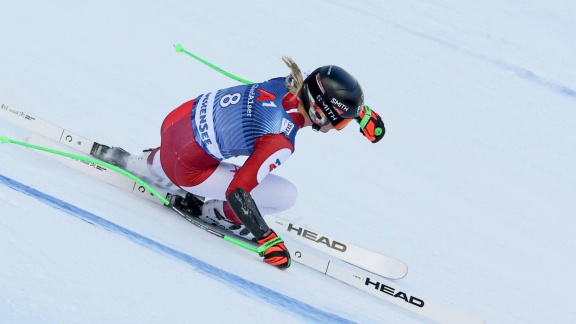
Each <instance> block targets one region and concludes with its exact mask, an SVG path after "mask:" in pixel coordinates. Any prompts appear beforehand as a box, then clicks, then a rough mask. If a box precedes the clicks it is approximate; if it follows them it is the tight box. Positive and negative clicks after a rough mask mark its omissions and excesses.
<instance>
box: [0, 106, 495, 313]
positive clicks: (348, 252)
mask: <svg viewBox="0 0 576 324" xmlns="http://www.w3.org/2000/svg"><path fill="white" fill-rule="evenodd" d="M0 116H1V117H2V119H5V120H8V121H11V122H12V123H15V124H17V125H19V126H22V127H24V128H26V129H29V130H31V131H32V132H33V133H31V135H30V137H29V138H28V143H27V145H24V146H29V147H32V148H46V150H41V152H44V153H46V152H48V153H46V154H48V155H49V156H50V157H53V158H56V159H57V160H59V161H60V162H62V163H64V164H66V165H68V166H69V167H71V168H73V169H75V170H78V171H80V172H83V173H85V174H88V175H91V176H93V177H95V178H97V179H99V180H101V181H104V182H107V183H109V184H112V185H114V186H116V187H118V188H121V189H123V190H126V191H129V192H132V193H133V194H135V195H136V196H139V197H142V198H145V199H147V200H149V201H152V202H155V203H160V204H162V203H164V204H166V200H165V197H166V195H167V194H168V192H164V191H162V190H151V188H150V187H148V186H146V185H145V184H143V183H142V181H141V180H140V181H138V180H139V179H137V178H136V179H135V177H134V176H132V177H127V176H126V174H124V175H123V174H121V173H118V172H114V171H117V170H113V168H110V167H107V166H105V164H101V163H94V162H90V159H89V158H88V159H74V158H70V157H74V153H83V154H84V155H87V156H89V155H90V152H91V151H92V148H93V147H94V145H98V143H96V142H94V141H92V140H90V139H87V138H84V137H82V136H79V135H77V134H75V133H72V132H70V131H68V130H66V129H64V128H61V127H59V126H56V125H54V124H52V123H49V122H47V121H45V120H43V119H40V118H37V117H34V116H32V115H30V114H27V113H25V112H23V111H20V110H17V109H14V108H12V107H10V106H9V105H7V104H5V103H1V102H0ZM2 142H5V143H6V142H11V143H16V144H23V143H19V142H17V141H13V140H10V139H9V138H7V137H3V138H2ZM63 151H64V153H65V154H61V155H57V154H53V153H55V152H63ZM62 155H64V156H62ZM163 198H164V199H163ZM173 209H174V210H175V211H176V212H178V214H179V215H180V216H182V217H183V218H185V219H186V220H188V221H189V222H190V223H192V224H193V225H195V226H197V227H199V228H201V229H203V230H205V231H207V232H209V233H211V234H213V235H216V236H218V237H221V238H223V239H229V240H230V241H232V242H233V243H235V244H237V245H242V246H243V247H245V248H248V249H250V250H252V251H256V249H257V246H256V244H255V243H254V242H252V241H248V240H245V239H243V238H241V237H237V236H234V235H233V234H231V233H229V232H227V231H226V230H224V229H222V228H220V227H217V226H215V225H212V224H207V223H204V222H202V221H201V220H199V219H198V218H196V217H192V216H190V215H187V214H186V213H183V212H182V211H180V210H178V209H177V208H173ZM265 218H266V221H267V222H268V223H269V224H270V226H271V227H272V228H274V230H275V231H276V232H277V233H278V234H279V235H282V236H283V237H284V238H289V239H290V240H294V241H298V242H300V243H303V244H305V245H307V246H309V247H311V248H313V249H315V250H317V251H319V252H322V253H323V254H326V255H329V256H332V257H334V258H337V259H339V260H341V261H344V262H346V263H348V264H349V265H352V266H346V265H343V264H339V263H337V262H332V261H331V260H330V259H329V258H326V257H322V256H318V255H316V254H314V253H310V252H309V251H307V250H303V249H290V251H291V257H292V260H293V261H295V262H297V263H300V264H303V265H305V266H307V267H310V268H312V269H314V270H316V271H319V272H321V273H323V274H325V275H327V276H329V277H332V278H334V279H336V280H338V281H341V282H344V283H346V284H348V285H350V286H353V287H355V288H358V289H360V290H362V291H364V292H366V293H369V294H371V295H374V296H376V297H378V298H380V299H384V300H386V301H388V302H390V303H392V304H395V305H397V306H400V307H402V308H404V309H407V310H410V311H412V312H414V313H416V314H420V315H422V316H425V317H428V318H431V319H433V320H435V321H438V322H442V323H483V322H484V321H482V320H481V319H478V318H475V317H472V316H470V315H467V314H463V313H460V312H458V311H455V310H452V309H449V308H446V307H444V306H442V305H439V304H436V303H434V302H432V301H428V300H426V299H425V298H422V297H421V296H416V295H413V294H410V293H407V292H405V291H403V290H402V289H399V288H398V287H397V286H396V285H395V284H394V283H393V282H391V281H389V280H386V279H384V278H388V279H401V278H403V277H404V276H405V275H406V274H407V271H408V268H407V266H406V264H404V263H403V262H402V261H400V260H398V259H395V258H392V257H389V256H386V255H382V254H379V253H376V252H373V251H370V250H367V249H364V248H361V247H358V246H355V245H352V244H349V243H347V242H344V241H342V240H339V239H335V238H333V237H330V236H327V235H324V234H321V233H319V232H317V231H314V230H312V229H309V228H306V227H303V226H300V225H297V224H294V223H292V222H291V221H289V220H286V219H282V218H280V217H278V216H274V215H268V216H265ZM231 237H233V238H231ZM288 242H289V241H288ZM382 277H384V278H382Z"/></svg>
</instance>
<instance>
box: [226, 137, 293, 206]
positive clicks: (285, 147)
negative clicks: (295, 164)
mask: <svg viewBox="0 0 576 324" xmlns="http://www.w3.org/2000/svg"><path fill="white" fill-rule="evenodd" d="M293 151H294V146H293V145H292V143H291V142H290V140H289V139H288V138H286V136H284V134H267V135H264V136H262V137H260V138H259V139H257V140H256V142H254V151H253V152H252V154H251V155H250V156H249V157H248V159H247V160H246V162H245V163H244V165H242V167H240V168H239V169H238V171H237V172H236V174H235V175H234V179H233V180H232V182H231V183H230V185H229V186H228V189H227V190H226V196H228V195H229V194H230V193H232V191H234V190H235V189H237V188H242V189H244V190H246V191H247V192H251V191H252V189H254V188H255V187H256V186H257V185H258V184H259V183H260V182H261V181H262V180H263V179H264V177H266V175H268V173H270V171H272V170H274V169H275V168H276V167H278V166H279V165H281V164H282V163H284V161H286V160H287V159H288V158H289V157H290V155H292V152H293Z"/></svg>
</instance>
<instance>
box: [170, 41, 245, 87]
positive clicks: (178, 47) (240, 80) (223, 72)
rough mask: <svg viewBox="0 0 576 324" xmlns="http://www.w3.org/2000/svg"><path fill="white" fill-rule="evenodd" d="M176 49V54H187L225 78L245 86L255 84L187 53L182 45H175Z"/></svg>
mask: <svg viewBox="0 0 576 324" xmlns="http://www.w3.org/2000/svg"><path fill="white" fill-rule="evenodd" d="M174 49H176V52H177V53H184V54H187V55H188V56H190V57H192V58H194V59H196V60H198V61H200V62H201V63H203V64H205V65H207V66H208V67H210V68H212V69H214V70H216V71H218V72H220V73H222V74H224V75H225V76H227V77H229V78H232V79H234V80H236V81H239V82H242V83H244V84H253V83H254V82H252V81H248V80H246V79H243V78H241V77H239V76H236V75H234V74H232V73H230V72H228V71H225V70H223V69H221V68H219V67H218V66H216V65H215V64H212V63H210V62H208V61H206V60H205V59H203V58H201V57H199V56H197V55H196V54H193V53H191V52H189V51H187V50H186V49H184V46H182V44H176V45H174Z"/></svg>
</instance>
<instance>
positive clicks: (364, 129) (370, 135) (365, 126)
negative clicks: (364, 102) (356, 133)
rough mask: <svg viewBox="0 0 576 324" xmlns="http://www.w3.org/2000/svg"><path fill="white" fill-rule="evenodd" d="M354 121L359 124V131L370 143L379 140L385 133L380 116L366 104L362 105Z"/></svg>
mask: <svg viewBox="0 0 576 324" xmlns="http://www.w3.org/2000/svg"><path fill="white" fill-rule="evenodd" d="M356 121H357V122H358V123H359V124H360V133H362V135H364V136H366V138H367V139H368V140H370V142H372V143H376V142H378V141H379V140H381V139H382V137H384V133H386V129H385V128H384V121H383V120H382V117H380V115H378V114H377V113H376V112H375V111H374V110H372V109H370V107H368V106H364V109H362V112H361V113H360V115H359V116H358V117H356Z"/></svg>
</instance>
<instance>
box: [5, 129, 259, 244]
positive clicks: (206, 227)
mask: <svg viewBox="0 0 576 324" xmlns="http://www.w3.org/2000/svg"><path fill="white" fill-rule="evenodd" d="M0 142H1V143H3V144H8V143H11V144H16V145H20V146H24V147H27V148H31V149H35V150H39V151H44V152H48V153H52V154H56V155H61V156H64V157H67V158H70V159H75V160H80V161H84V162H87V163H93V164H96V165H100V166H103V167H105V168H108V169H111V170H114V171H116V172H118V173H120V174H122V175H124V176H127V177H128V178H130V179H132V180H134V181H135V182H137V183H138V184H140V185H141V186H142V187H144V188H146V189H147V190H148V191H149V192H150V193H151V194H152V195H154V196H155V197H156V198H158V199H159V200H160V201H161V202H162V203H163V204H164V205H166V206H169V207H171V208H172V209H173V210H174V211H176V212H177V213H178V214H179V215H180V216H182V217H184V218H185V219H186V220H188V221H189V222H190V223H192V224H194V225H196V226H197V227H200V228H202V229H203V230H205V231H207V232H209V233H211V234H213V235H216V236H218V237H220V238H222V239H224V240H225V241H228V242H230V243H233V244H235V245H238V246H240V247H243V248H245V249H247V250H249V251H252V252H256V253H259V252H260V249H262V247H256V246H254V245H253V243H252V244H251V242H249V241H246V240H241V239H237V238H234V237H232V236H229V235H226V234H224V233H222V232H220V231H218V229H217V228H212V227H211V226H209V225H208V224H204V223H202V222H200V221H198V220H196V219H193V217H191V216H189V215H187V214H186V213H184V212H182V211H181V210H180V209H178V208H177V207H175V206H174V205H172V204H170V201H169V200H168V199H166V198H165V197H163V196H162V195H160V194H159V193H158V191H156V190H155V189H154V188H152V187H151V186H150V185H148V184H147V183H146V182H144V181H143V180H142V179H140V178H138V177H137V176H135V175H133V174H132V173H130V172H128V171H126V170H124V169H121V168H119V167H117V166H115V165H112V164H110V163H106V162H104V161H100V160H97V159H93V158H89V157H85V156H82V155H77V154H72V153H68V152H63V151H58V150H54V149H51V148H48V147H43V146H39V145H34V144H30V143H25V142H19V141H15V140H13V139H10V138H8V136H2V137H0Z"/></svg>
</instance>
